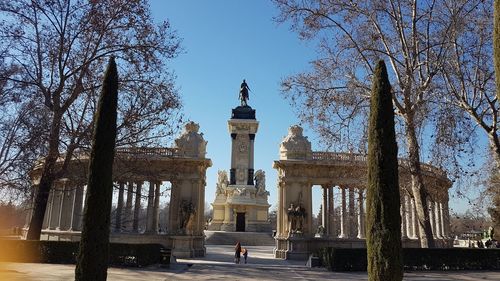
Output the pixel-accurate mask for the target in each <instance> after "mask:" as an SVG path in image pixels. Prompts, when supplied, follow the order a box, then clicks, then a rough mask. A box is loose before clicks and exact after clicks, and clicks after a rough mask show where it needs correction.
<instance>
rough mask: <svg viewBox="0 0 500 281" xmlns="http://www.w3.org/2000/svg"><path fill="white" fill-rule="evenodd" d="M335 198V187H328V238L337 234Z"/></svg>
mask: <svg viewBox="0 0 500 281" xmlns="http://www.w3.org/2000/svg"><path fill="white" fill-rule="evenodd" d="M333 202H334V198H333V186H332V185H329V186H328V236H329V237H333V236H334V235H335V234H336V232H335V206H334V203H333Z"/></svg>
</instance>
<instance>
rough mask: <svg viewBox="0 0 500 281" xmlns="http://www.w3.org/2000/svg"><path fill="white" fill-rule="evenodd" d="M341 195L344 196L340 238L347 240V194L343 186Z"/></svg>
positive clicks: (341, 208)
mask: <svg viewBox="0 0 500 281" xmlns="http://www.w3.org/2000/svg"><path fill="white" fill-rule="evenodd" d="M340 190H341V194H342V203H341V204H342V205H341V206H340V235H339V238H346V237H347V233H346V223H347V222H346V220H347V214H346V213H347V210H346V200H345V199H346V198H345V197H346V194H345V187H343V186H341V187H340Z"/></svg>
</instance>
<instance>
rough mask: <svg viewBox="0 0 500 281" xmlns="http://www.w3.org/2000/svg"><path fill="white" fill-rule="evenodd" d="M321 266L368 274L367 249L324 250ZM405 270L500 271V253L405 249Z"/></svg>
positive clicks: (487, 250) (456, 249) (321, 253)
mask: <svg viewBox="0 0 500 281" xmlns="http://www.w3.org/2000/svg"><path fill="white" fill-rule="evenodd" d="M319 256H320V258H321V260H322V264H323V265H324V266H325V267H327V268H328V270H330V271H366V267H367V259H366V249H341V248H323V249H322V250H321V252H320V253H319ZM403 263H404V269H405V270H500V249H475V248H435V249H420V248H404V249H403Z"/></svg>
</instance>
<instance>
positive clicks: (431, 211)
mask: <svg viewBox="0 0 500 281" xmlns="http://www.w3.org/2000/svg"><path fill="white" fill-rule="evenodd" d="M427 204H428V206H427V209H428V210H429V222H430V224H431V230H432V237H434V238H437V237H436V223H435V220H434V202H432V201H431V200H430V199H429V200H428V201H427Z"/></svg>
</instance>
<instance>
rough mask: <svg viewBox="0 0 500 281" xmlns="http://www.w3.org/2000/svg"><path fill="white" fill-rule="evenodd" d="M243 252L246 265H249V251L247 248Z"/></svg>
mask: <svg viewBox="0 0 500 281" xmlns="http://www.w3.org/2000/svg"><path fill="white" fill-rule="evenodd" d="M241 252H242V253H243V258H244V259H245V263H247V256H248V250H247V249H246V248H243V250H242V251H241Z"/></svg>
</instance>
